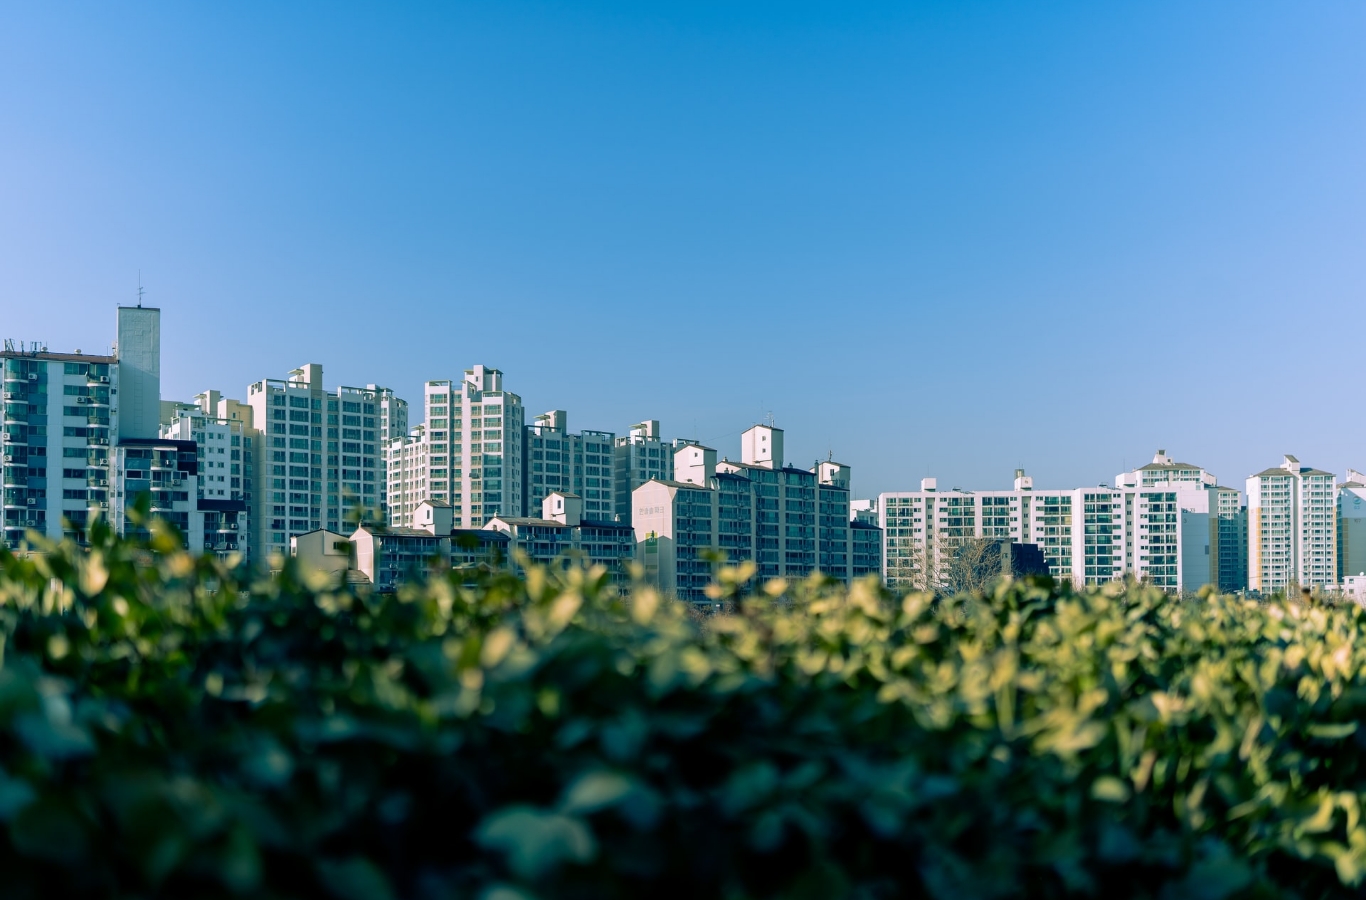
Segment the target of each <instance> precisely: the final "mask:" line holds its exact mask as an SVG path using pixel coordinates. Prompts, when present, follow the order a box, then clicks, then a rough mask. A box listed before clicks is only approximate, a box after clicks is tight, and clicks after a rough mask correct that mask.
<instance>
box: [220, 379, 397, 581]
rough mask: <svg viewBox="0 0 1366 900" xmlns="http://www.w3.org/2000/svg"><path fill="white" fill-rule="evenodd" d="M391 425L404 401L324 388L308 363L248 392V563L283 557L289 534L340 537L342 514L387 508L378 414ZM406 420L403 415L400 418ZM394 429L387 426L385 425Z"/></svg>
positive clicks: (369, 391)
mask: <svg viewBox="0 0 1366 900" xmlns="http://www.w3.org/2000/svg"><path fill="white" fill-rule="evenodd" d="M386 403H387V404H389V406H390V418H391V421H392V420H393V419H394V418H395V415H396V414H395V411H394V410H395V407H396V406H397V405H399V404H402V403H403V401H402V400H397V399H396V398H394V397H393V392H392V391H390V390H389V389H387V388H381V387H377V386H370V387H364V388H354V387H339V388H335V389H333V390H330V391H329V390H326V389H325V388H324V387H323V367H322V366H321V365H319V364H317V363H309V364H307V365H305V366H301V367H300V368H298V369H294V370H293V371H291V372H290V373H289V377H288V378H287V379H284V380H278V379H273V378H267V379H264V380H262V381H258V382H256V383H255V384H252V385H250V386H249V387H248V388H247V405H248V406H250V407H251V416H252V422H253V424H254V425H255V428H256V431H257V432H258V434H259V437H258V439H257V440H256V445H257V446H256V466H255V470H256V496H255V502H254V504H253V506H254V509H255V511H256V516H255V522H256V528H255V532H256V537H255V541H254V544H255V547H254V554H253V555H254V558H256V559H257V560H260V561H263V562H264V561H268V560H270V559H271V557H272V555H273V554H278V555H280V556H286V555H288V553H289V547H290V538H291V537H292V536H294V535H299V534H304V533H306V532H309V531H316V530H317V529H319V528H326V529H328V530H330V531H340V530H341V529H342V526H343V525H344V524H345V522H346V519H347V515H348V513H352V512H353V511H364V510H371V511H374V510H378V511H380V514H381V515H383V507H384V501H385V486H386V485H385V455H384V445H383V443H382V436H383V434H384V432H383V431H382V430H381V427H380V409H381V406H382V405H383V404H386ZM402 418H403V419H406V413H403V414H402ZM391 427H392V426H391Z"/></svg>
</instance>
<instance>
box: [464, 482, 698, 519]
mask: <svg viewBox="0 0 1366 900" xmlns="http://www.w3.org/2000/svg"><path fill="white" fill-rule="evenodd" d="M689 487H695V485H689ZM489 522H490V523H493V522H502V523H503V524H505V525H526V526H535V527H538V528H621V529H625V530H630V529H631V527H632V526H630V525H627V524H625V523H624V522H599V521H594V520H592V519H583V520H581V521H580V522H579V524H578V525H566V524H565V523H564V522H559V521H556V520H555V519H538V518H530V517H527V516H494V517H493V518H492V519H489ZM486 527H487V526H486Z"/></svg>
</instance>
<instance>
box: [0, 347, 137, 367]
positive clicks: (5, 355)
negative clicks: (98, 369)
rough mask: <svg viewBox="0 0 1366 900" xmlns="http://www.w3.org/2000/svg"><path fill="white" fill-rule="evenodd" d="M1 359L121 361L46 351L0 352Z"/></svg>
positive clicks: (95, 355)
mask: <svg viewBox="0 0 1366 900" xmlns="http://www.w3.org/2000/svg"><path fill="white" fill-rule="evenodd" d="M0 359H43V360H48V361H50V362H84V363H99V364H101V365H110V364H112V363H116V362H118V361H119V358H118V357H117V356H104V355H102V354H94V353H48V352H47V351H46V350H38V351H32V350H0Z"/></svg>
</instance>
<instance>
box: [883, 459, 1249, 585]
mask: <svg viewBox="0 0 1366 900" xmlns="http://www.w3.org/2000/svg"><path fill="white" fill-rule="evenodd" d="M937 488H938V486H937V483H936V481H935V479H933V478H926V479H924V480H922V482H921V489H920V490H919V491H902V492H890V493H884V494H881V495H880V496H879V498H878V512H879V523H880V524H881V525H882V528H883V535H884V547H883V565H884V569H883V577H884V578H885V579H886V580H887V582H888V584H889V585H890V586H892V587H901V588H910V587H925V586H927V585H935V584H939V583H940V582H939V580H938V574H937V573H940V572H942V571H944V569H945V568H946V565H947V561H948V560H949V559H951V558H952V557H953V555H954V553H955V552H956V551H957V550H958V548H959V547H961V546H962V545H963V544H964V543H965V542H967V541H969V540H972V539H978V538H989V539H996V540H1008V541H1011V542H1015V543H1025V544H1036V545H1038V547H1039V549H1040V550H1041V551H1042V552H1043V555H1044V558H1045V560H1047V562H1048V564H1049V566H1050V568H1051V570H1052V573H1053V575H1054V577H1057V578H1059V579H1068V580H1071V581H1072V582H1074V583H1075V584H1078V585H1083V584H1103V583H1105V582H1108V581H1113V580H1115V579H1118V578H1123V577H1125V576H1126V575H1131V576H1133V577H1135V578H1139V579H1143V580H1146V581H1148V582H1150V583H1152V584H1155V585H1157V586H1159V587H1162V588H1164V589H1166V590H1169V591H1178V592H1179V591H1192V590H1196V589H1197V588H1199V587H1201V586H1203V585H1205V584H1211V583H1213V584H1218V585H1220V586H1221V587H1222V588H1224V589H1226V590H1235V589H1237V588H1238V587H1241V586H1242V585H1241V581H1240V579H1241V572H1242V571H1243V563H1242V557H1241V555H1240V554H1239V553H1238V552H1237V550H1236V546H1237V540H1238V537H1239V536H1240V535H1241V534H1242V531H1241V529H1242V505H1241V497H1240V495H1239V492H1238V491H1236V490H1233V489H1231V488H1224V487H1220V486H1219V485H1218V484H1217V481H1216V479H1215V478H1214V476H1213V475H1211V474H1210V473H1208V472H1206V471H1205V470H1204V469H1201V468H1200V467H1198V466H1192V465H1189V464H1186V463H1178V462H1174V461H1173V460H1172V459H1171V457H1169V456H1167V455H1166V453H1165V452H1164V451H1161V450H1159V451H1158V452H1157V455H1156V456H1155V457H1154V458H1153V462H1152V463H1150V464H1148V465H1146V466H1142V467H1140V468H1138V469H1135V470H1133V471H1131V472H1125V473H1121V474H1120V475H1119V476H1117V477H1116V479H1115V487H1113V488H1110V487H1107V486H1104V485H1100V486H1097V487H1093V488H1076V489H1070V490H1036V489H1035V488H1034V482H1033V479H1032V478H1031V477H1030V476H1028V475H1026V474H1025V472H1024V470H1023V469H1017V470H1016V472H1015V484H1014V486H1013V488H1012V489H1011V490H1000V491H966V490H961V489H959V488H954V489H953V490H951V491H946V492H940V491H939V490H938V489H937Z"/></svg>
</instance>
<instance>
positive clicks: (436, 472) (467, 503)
mask: <svg viewBox="0 0 1366 900" xmlns="http://www.w3.org/2000/svg"><path fill="white" fill-rule="evenodd" d="M423 402H424V404H425V406H426V419H427V420H426V424H425V428H424V429H422V430H420V431H419V430H418V429H413V431H412V432H411V433H410V434H408V435H406V436H403V437H395V438H393V439H392V440H390V442H389V448H388V455H389V460H390V464H391V466H393V465H395V463H397V465H398V468H397V469H396V470H395V472H396V476H395V477H391V478H390V482H389V487H390V490H392V491H394V492H395V493H396V495H402V499H400V500H398V501H397V502H396V503H395V505H394V509H393V511H392V512H391V514H390V516H389V521H390V524H392V525H395V526H402V527H407V526H410V525H411V521H410V519H411V516H412V514H413V513H414V512H415V510H416V508H417V505H418V504H419V503H421V502H422V501H423V500H439V501H442V502H445V503H449V504H450V506H451V511H452V514H453V516H454V520H455V523H456V527H458V528H479V527H481V526H483V524H484V523H485V522H487V521H488V520H489V519H492V518H493V517H494V516H521V515H522V511H523V509H524V508H525V507H524V506H523V496H522V487H523V481H522V479H523V477H524V476H523V471H524V470H523V457H522V452H523V449H524V448H523V434H522V427H523V419H524V417H525V412H524V411H523V409H522V398H521V397H519V396H517V395H516V394H514V393H511V392H509V391H505V390H504V389H503V373H502V372H500V371H499V370H498V369H491V368H489V367H488V366H475V367H474V368H472V369H466V370H465V377H464V379H463V380H461V381H455V382H453V381H429V382H427V384H426V386H425V389H424V397H423ZM403 473H408V474H407V475H404V474H403ZM419 493H425V496H417V495H418V494H419Z"/></svg>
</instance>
